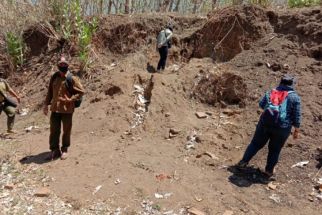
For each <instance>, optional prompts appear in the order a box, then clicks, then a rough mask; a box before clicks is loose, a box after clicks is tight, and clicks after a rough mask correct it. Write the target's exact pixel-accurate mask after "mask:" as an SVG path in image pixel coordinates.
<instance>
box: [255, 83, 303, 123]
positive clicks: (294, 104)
mask: <svg viewBox="0 0 322 215" xmlns="http://www.w3.org/2000/svg"><path fill="white" fill-rule="evenodd" d="M276 89H277V90H281V91H294V89H293V88H292V87H289V86H284V85H279V86H278V87H277V88H276ZM267 104H268V101H267V97H266V96H265V95H264V96H263V98H262V99H261V101H260V102H259V106H260V107H261V108H262V109H264V108H265V106H266V105H267ZM300 125H301V98H300V97H299V95H298V94H297V93H296V92H293V93H290V94H289V95H288V99H287V115H286V120H285V122H282V124H281V125H279V126H280V127H281V128H291V127H292V126H294V127H296V128H299V127H300Z"/></svg>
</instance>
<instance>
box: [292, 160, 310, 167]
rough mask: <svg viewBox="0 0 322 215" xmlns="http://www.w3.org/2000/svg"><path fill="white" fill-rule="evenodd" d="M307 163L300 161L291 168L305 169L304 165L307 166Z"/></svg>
mask: <svg viewBox="0 0 322 215" xmlns="http://www.w3.org/2000/svg"><path fill="white" fill-rule="evenodd" d="M308 163H309V161H301V162H298V163H296V164H294V165H293V166H292V167H291V168H294V167H301V168H303V167H305V166H306V165H308Z"/></svg>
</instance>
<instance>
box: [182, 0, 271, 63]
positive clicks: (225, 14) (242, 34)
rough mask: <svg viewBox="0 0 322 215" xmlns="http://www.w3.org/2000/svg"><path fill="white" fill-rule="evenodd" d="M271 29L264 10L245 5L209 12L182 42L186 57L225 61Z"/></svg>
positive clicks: (247, 47) (248, 46)
mask: <svg viewBox="0 0 322 215" xmlns="http://www.w3.org/2000/svg"><path fill="white" fill-rule="evenodd" d="M271 31H272V29H271V26H270V23H269V19H268V17H267V15H266V12H265V10H263V9H261V8H259V7H255V6H249V5H247V6H243V7H236V8H225V9H223V10H220V11H218V12H217V11H216V12H213V13H211V14H210V15H209V19H208V22H207V23H206V24H205V25H204V26H203V28H202V29H200V30H198V31H196V32H195V33H194V34H193V35H192V36H191V37H188V38H185V39H184V40H183V41H182V42H183V44H184V46H186V50H184V52H186V54H185V55H186V57H188V58H191V57H197V58H203V57H212V58H214V59H216V60H219V61H228V60H230V59H232V58H233V57H234V56H236V55H237V54H238V53H240V52H241V51H243V50H244V49H249V48H250V46H251V43H252V42H254V41H256V40H258V39H259V38H261V37H263V36H264V35H265V34H266V33H268V32H271Z"/></svg>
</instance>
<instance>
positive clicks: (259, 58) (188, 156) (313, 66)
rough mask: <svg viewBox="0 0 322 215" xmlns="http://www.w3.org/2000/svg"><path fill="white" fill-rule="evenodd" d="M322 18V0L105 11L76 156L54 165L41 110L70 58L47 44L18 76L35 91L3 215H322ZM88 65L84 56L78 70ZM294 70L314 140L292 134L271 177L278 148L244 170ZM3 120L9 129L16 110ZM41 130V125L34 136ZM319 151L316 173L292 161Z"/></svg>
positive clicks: (76, 130)
mask: <svg viewBox="0 0 322 215" xmlns="http://www.w3.org/2000/svg"><path fill="white" fill-rule="evenodd" d="M169 18H172V19H173V20H174V21H175V26H176V27H175V33H176V34H177V35H176V37H175V39H174V47H173V49H172V50H171V54H170V55H171V56H170V61H169V62H168V68H167V69H166V71H165V72H163V73H161V74H156V73H155V74H152V73H151V72H153V71H154V68H153V66H152V65H155V64H156V62H157V60H158V54H157V53H156V52H155V37H156V32H157V31H158V30H160V28H161V27H162V25H163V24H164V23H166V22H167V21H168V20H169ZM321 23H322V9H321V7H319V8H309V9H301V10H288V11H285V12H274V11H269V10H263V9H261V8H257V7H250V6H245V7H236V8H225V9H223V10H220V11H218V12H213V13H211V14H209V16H208V18H206V17H178V16H177V15H164V16H161V17H158V16H157V15H156V14H150V15H149V14H145V15H141V16H135V17H131V18H130V17H127V16H116V17H107V18H105V19H102V20H101V21H100V25H99V26H100V27H99V31H98V33H97V36H96V38H95V44H96V46H97V47H96V49H95V50H96V52H95V53H96V55H97V57H96V61H95V62H94V63H93V65H91V70H90V72H88V73H78V74H79V75H80V76H81V77H82V82H83V83H84V85H85V87H86V90H87V94H86V97H85V101H84V103H83V104H82V107H81V108H80V109H78V110H77V111H76V112H75V116H74V127H73V136H72V146H71V148H70V157H69V158H68V159H67V160H65V161H61V160H56V161H53V162H45V160H44V157H45V156H46V154H47V152H48V135H49V130H48V121H49V119H48V118H47V117H45V116H43V115H42V113H41V111H40V107H41V103H42V101H43V99H44V95H45V92H46V87H47V83H48V80H49V77H50V75H51V74H52V73H53V72H54V71H55V69H56V68H55V66H54V64H55V62H56V60H57V59H58V56H59V55H58V53H57V52H55V51H51V49H53V48H52V47H45V49H44V53H42V54H40V55H39V56H30V59H29V61H28V66H27V67H26V68H25V69H24V71H22V72H23V73H22V74H21V73H20V74H17V75H16V76H13V77H11V80H12V81H13V82H15V83H16V85H17V86H16V87H17V88H18V89H19V91H20V93H21V94H23V95H24V97H23V100H24V102H23V104H22V107H21V108H20V109H21V110H22V108H29V112H28V114H27V115H26V116H18V117H17V125H16V128H17V130H18V134H16V135H14V136H12V137H11V139H8V137H3V138H2V139H1V141H0V148H1V152H0V156H1V157H0V158H1V168H0V173H1V174H0V177H1V178H0V188H1V192H0V202H1V203H2V204H0V211H1V212H0V213H3V214H23V213H29V214H46V213H47V214H188V208H191V207H194V208H197V209H198V210H200V211H203V212H204V213H205V214H209V215H214V214H224V213H225V212H226V214H229V212H230V211H232V212H233V214H320V212H318V211H321V209H322V208H321V201H322V200H321V199H319V198H318V196H319V195H321V193H319V192H321V191H318V189H316V185H317V180H318V179H319V178H322V173H321V172H320V170H319V168H320V166H321V163H319V162H321V159H320V160H319V158H318V157H319V156H320V155H319V153H321V151H318V148H319V147H321V141H322V131H321V129H322V112H321V110H322V100H321V98H322V73H321V71H322V62H321V60H322V58H321V56H322V53H321V52H322V49H321V40H322V34H321V33H322V26H321V25H322V24H321ZM237 44H239V45H237ZM65 49H66V48H65ZM53 50H54V49H53ZM34 54H35V55H36V54H37V53H36V52H34ZM77 66H78V64H77V62H76V60H75V58H72V68H73V69H74V70H75V71H76V72H77ZM284 73H291V74H293V75H295V76H296V77H297V79H298V84H297V88H296V89H297V91H298V93H299V94H300V95H301V97H302V103H303V106H302V107H303V124H302V128H301V138H300V139H299V140H297V141H294V140H293V139H291V138H290V139H289V140H288V142H287V144H286V146H285V148H284V150H283V151H282V155H281V159H280V163H279V164H278V166H277V169H276V170H277V176H276V181H274V182H273V184H271V183H269V182H268V181H266V180H264V178H263V177H262V175H261V174H260V171H259V170H258V169H257V168H258V167H260V168H261V167H263V166H264V164H265V160H266V149H264V150H263V151H261V152H260V153H259V154H258V155H257V156H256V157H255V158H254V159H253V161H252V164H253V165H254V167H253V168H249V170H248V171H246V172H238V171H236V170H235V169H234V168H233V167H232V165H233V164H235V163H236V162H237V161H238V160H239V159H240V158H241V156H242V153H243V152H244V150H245V148H246V146H247V144H248V143H249V141H250V139H251V138H252V135H253V132H254V130H255V125H256V123H257V120H258V118H259V115H260V111H259V109H258V101H259V99H260V98H261V96H262V94H263V93H264V92H265V91H267V90H269V89H270V88H272V87H275V86H276V85H277V84H278V82H279V79H280V77H281V75H282V74H284ZM151 75H153V78H152V81H153V84H151V82H149V80H151ZM140 80H141V83H142V86H144V84H147V85H148V86H150V90H149V93H145V94H144V95H145V97H150V103H148V104H147V105H146V106H145V108H147V112H145V113H142V112H140V111H138V107H139V106H138V105H137V103H136V102H137V99H138V96H137V94H136V93H134V91H135V86H136V85H137V84H140ZM149 83H150V84H149ZM147 94H149V95H147ZM196 112H202V113H205V116H206V117H205V118H198V117H197V116H196ZM138 115H139V116H138ZM142 119H143V120H142ZM0 125H1V130H5V127H4V125H5V117H4V116H2V117H1V123H0ZM30 126H36V127H33V128H32V129H31V131H30V132H26V131H25V128H27V127H30ZM187 137H188V138H187ZM189 146H194V147H193V148H189ZM188 148H189V149H188ZM306 160H307V161H309V163H308V165H307V166H305V167H303V168H298V167H294V168H292V167H291V166H292V165H294V164H295V163H297V162H300V161H306ZM319 165H320V166H319ZM8 184H9V185H10V184H13V189H12V190H9V189H5V188H4V186H5V185H8ZM275 185H276V187H275ZM40 187H48V188H49V190H50V191H51V193H50V195H49V197H45V198H40V197H34V193H35V192H36V190H37V189H38V188H40ZM190 214H193V213H190Z"/></svg>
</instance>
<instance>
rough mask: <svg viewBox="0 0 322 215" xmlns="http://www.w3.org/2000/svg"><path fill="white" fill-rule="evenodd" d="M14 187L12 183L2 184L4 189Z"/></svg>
mask: <svg viewBox="0 0 322 215" xmlns="http://www.w3.org/2000/svg"><path fill="white" fill-rule="evenodd" d="M14 188H15V185H14V184H6V185H4V189H7V190H13V189H14Z"/></svg>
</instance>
